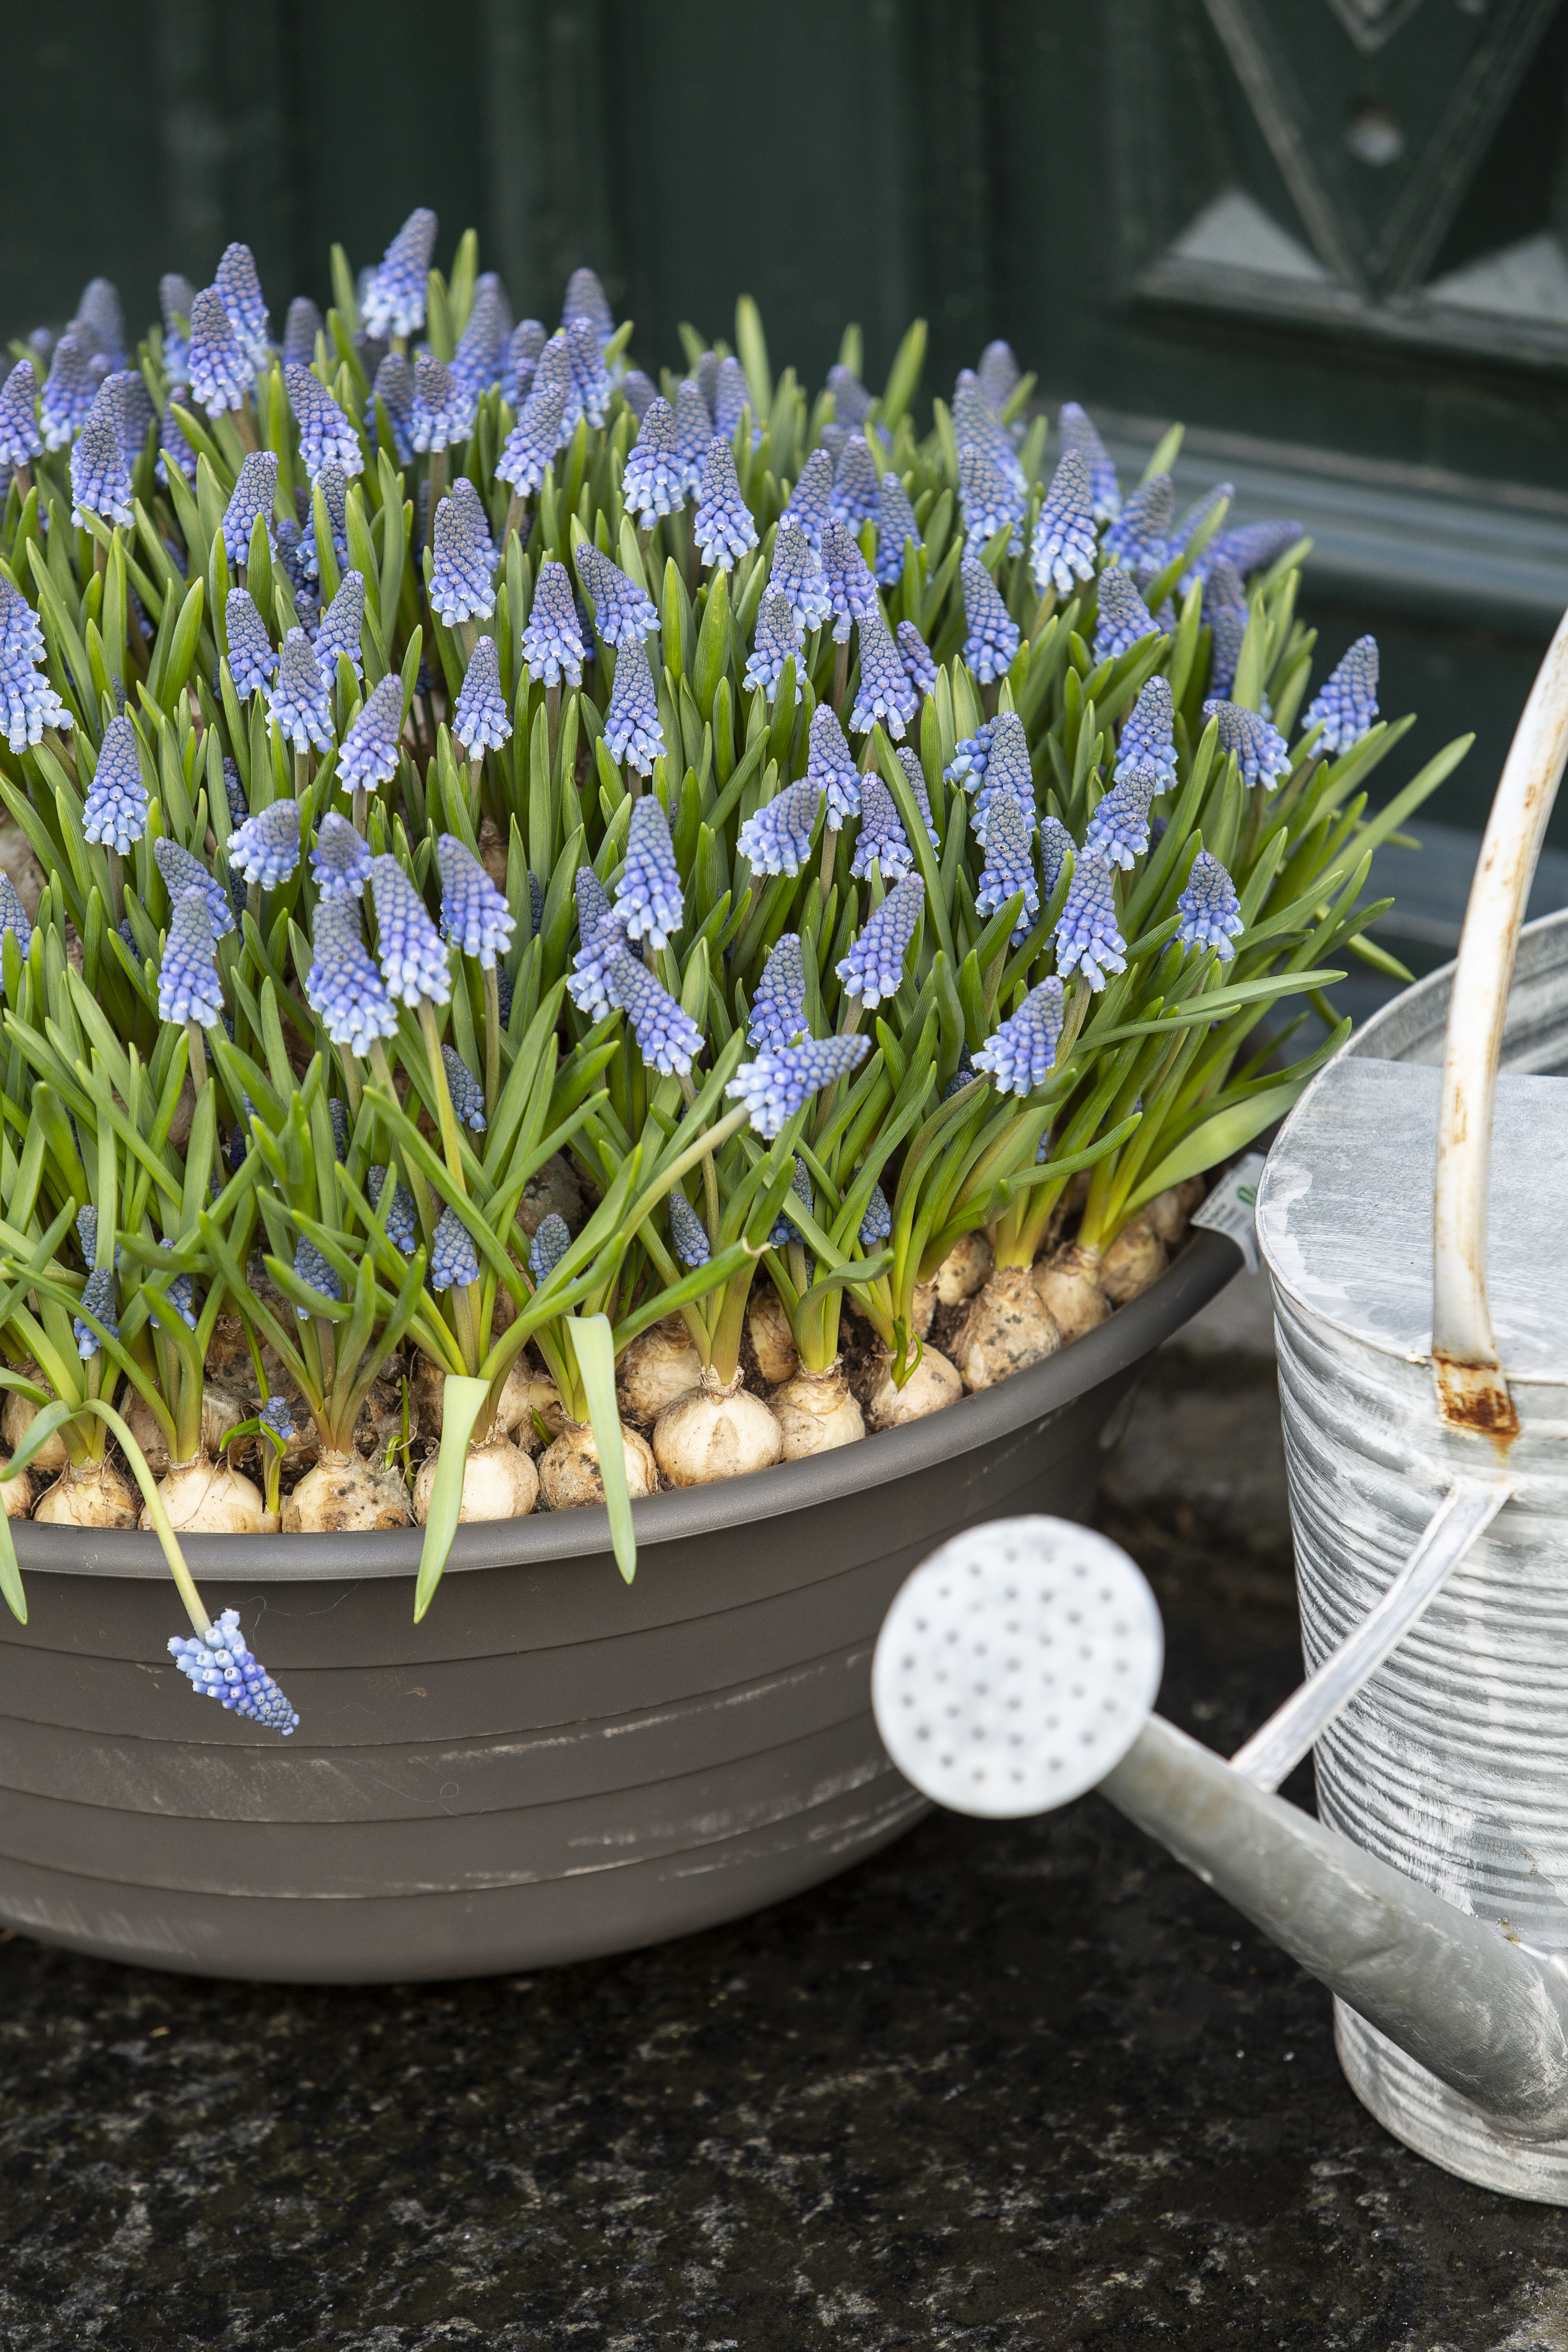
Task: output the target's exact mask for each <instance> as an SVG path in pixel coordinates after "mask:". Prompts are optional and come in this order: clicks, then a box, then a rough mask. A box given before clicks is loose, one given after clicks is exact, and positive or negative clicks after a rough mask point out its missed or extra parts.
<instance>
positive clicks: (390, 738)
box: [338, 670, 403, 793]
mask: <svg viewBox="0 0 1568 2352" xmlns="http://www.w3.org/2000/svg"><path fill="white" fill-rule="evenodd" d="M402 734H403V680H402V678H401V677H399V676H398V674H397V672H396V671H395V670H389V671H388V672H387V674H386V676H385V677H384V678H383V679H382V680H381V681H380V683H379V685H377V686H376V687H375V688H374V690H373V691H372V693H371V696H370V698H369V699H368V701H367V702H366V703H365V704H364V706H363V709H361V710H360V712H359V714H358V716H357V717H356V718H355V719H354V720H353V725H352V726H351V727H350V729H349V731H348V733H347V734H346V735H345V736H344V737H343V743H342V751H340V752H339V754H338V782H339V783H340V784H341V785H342V789H343V790H344V792H350V793H352V792H372V793H373V792H374V791H375V789H376V787H377V785H379V784H385V783H390V782H391V781H392V779H393V777H394V776H395V774H396V773H397V757H398V743H399V740H400V739H401V737H402Z"/></svg>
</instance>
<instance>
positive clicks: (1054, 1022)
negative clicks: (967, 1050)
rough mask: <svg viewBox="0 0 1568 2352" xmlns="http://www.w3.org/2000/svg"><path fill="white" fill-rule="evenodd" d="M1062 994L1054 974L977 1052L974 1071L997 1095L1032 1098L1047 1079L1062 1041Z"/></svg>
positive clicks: (1042, 982)
mask: <svg viewBox="0 0 1568 2352" xmlns="http://www.w3.org/2000/svg"><path fill="white" fill-rule="evenodd" d="M1065 993H1066V992H1065V991H1064V989H1063V987H1062V983H1061V982H1060V981H1059V980H1058V979H1057V978H1056V977H1055V975H1054V974H1053V976H1052V977H1051V978H1050V979H1049V980H1042V981H1041V982H1040V984H1039V986H1038V987H1037V988H1032V989H1031V990H1030V991H1029V993H1028V994H1027V996H1026V997H1025V999H1024V1002H1023V1003H1022V1004H1020V1005H1019V1007H1018V1010H1017V1011H1016V1013H1013V1014H1012V1015H1011V1016H1010V1017H1009V1018H1008V1019H1007V1020H1005V1021H1004V1022H1003V1024H1002V1025H1001V1027H1000V1028H999V1029H998V1030H997V1031H996V1033H995V1034H994V1036H991V1037H988V1038H987V1039H986V1040H985V1043H984V1045H982V1046H981V1047H980V1049H979V1051H978V1052H977V1053H976V1055H975V1056H974V1066H975V1068H976V1069H977V1070H982V1071H984V1074H985V1076H987V1077H988V1078H989V1079H990V1081H991V1083H992V1085H993V1086H994V1087H995V1089H996V1091H997V1093H998V1094H1003V1095H1032V1094H1033V1093H1034V1091H1035V1089H1036V1088H1037V1087H1043V1086H1044V1085H1045V1083H1046V1081H1047V1078H1048V1077H1049V1076H1050V1075H1051V1072H1052V1070H1053V1069H1054V1067H1055V1066H1056V1058H1057V1046H1058V1043H1059V1042H1060V1039H1061V1034H1062V1013H1063V1004H1064V999H1065Z"/></svg>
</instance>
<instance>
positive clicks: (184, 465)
mask: <svg viewBox="0 0 1568 2352" xmlns="http://www.w3.org/2000/svg"><path fill="white" fill-rule="evenodd" d="M171 462H173V464H174V466H175V467H177V468H178V470H179V471H180V472H181V473H182V474H184V478H185V479H186V481H187V482H189V484H190V485H191V488H193V489H195V483H196V453H195V449H194V448H193V447H192V446H191V444H190V443H189V441H187V440H186V438H185V435H184V428H183V427H182V425H181V424H180V420H179V418H178V416H177V415H175V413H174V401H173V400H169V401H167V402H165V404H164V407H163V415H162V417H161V418H160V419H159V424H158V462H157V464H156V465H155V467H153V472H154V473H155V474H156V475H157V478H158V479H159V481H161V482H165V483H166V482H167V481H168V478H169V467H170V464H171Z"/></svg>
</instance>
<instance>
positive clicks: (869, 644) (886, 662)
mask: <svg viewBox="0 0 1568 2352" xmlns="http://www.w3.org/2000/svg"><path fill="white" fill-rule="evenodd" d="M919 708H920V706H919V704H918V703H917V701H916V699H915V692H914V688H912V687H911V686H910V679H909V673H908V671H907V670H906V669H905V667H904V665H903V663H902V662H901V661H900V658H899V649H898V647H897V646H896V645H895V644H894V643H893V640H892V636H891V635H890V633H889V628H888V625H887V623H886V621H884V620H883V618H882V614H881V608H880V606H879V605H877V604H873V605H872V606H871V608H870V610H869V612H868V614H866V617H865V619H864V620H863V621H862V622H861V624H860V685H859V690H858V693H857V695H856V698H855V708H854V709H853V710H852V711H851V712H850V714H849V724H850V726H851V728H852V729H853V730H854V731H855V733H856V734H857V735H868V734H869V733H870V732H871V730H872V728H873V727H875V726H876V724H877V722H878V720H879V719H880V721H881V723H882V725H883V726H884V727H885V728H886V729H887V731H888V733H889V735H890V736H892V737H893V739H894V740H895V741H896V740H898V738H899V737H900V736H901V735H902V733H903V731H904V730H905V728H906V727H908V726H910V724H911V723H912V721H913V719H914V716H915V713H916V711H917V710H918V709H919Z"/></svg>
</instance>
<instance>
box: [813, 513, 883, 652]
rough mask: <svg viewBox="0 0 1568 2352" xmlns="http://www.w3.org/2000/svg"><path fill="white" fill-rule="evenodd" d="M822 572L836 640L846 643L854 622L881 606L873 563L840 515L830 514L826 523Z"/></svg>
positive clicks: (874, 611) (878, 609) (823, 539)
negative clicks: (873, 575)
mask: <svg viewBox="0 0 1568 2352" xmlns="http://www.w3.org/2000/svg"><path fill="white" fill-rule="evenodd" d="M822 576H823V580H824V582H825V583H826V589H827V601H828V605H829V608H830V609H831V611H832V614H833V641H834V643H835V645H839V646H842V645H847V643H848V639H849V632H850V630H851V628H852V627H853V626H854V625H855V624H856V623H857V622H863V621H866V620H868V618H869V617H870V615H871V614H872V613H877V614H880V612H881V606H880V605H879V604H878V602H877V583H876V582H875V580H873V578H872V577H871V567H870V565H869V564H868V562H867V561H866V559H865V557H864V556H863V555H862V554H861V552H860V549H859V545H858V541H856V540H855V539H854V538H853V537H852V536H851V535H850V533H849V532H848V531H847V530H846V529H845V528H844V525H843V524H842V523H841V522H840V521H839V520H838V518H837V515H830V516H829V517H828V519H827V521H826V524H825V525H824V527H823V533H822Z"/></svg>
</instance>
